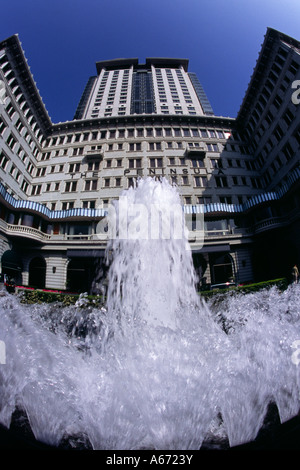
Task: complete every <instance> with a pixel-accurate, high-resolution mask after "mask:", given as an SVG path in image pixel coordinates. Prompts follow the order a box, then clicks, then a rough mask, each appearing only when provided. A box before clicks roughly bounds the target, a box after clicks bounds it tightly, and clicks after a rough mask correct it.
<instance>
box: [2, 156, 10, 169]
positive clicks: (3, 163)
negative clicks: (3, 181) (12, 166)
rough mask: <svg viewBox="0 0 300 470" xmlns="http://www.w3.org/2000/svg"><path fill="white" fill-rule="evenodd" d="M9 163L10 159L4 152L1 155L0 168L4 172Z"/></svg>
mask: <svg viewBox="0 0 300 470" xmlns="http://www.w3.org/2000/svg"><path fill="white" fill-rule="evenodd" d="M8 161H9V159H8V157H7V156H6V155H5V154H4V153H3V152H2V153H1V154H0V167H1V168H2V170H5V168H6V165H7V163H8Z"/></svg>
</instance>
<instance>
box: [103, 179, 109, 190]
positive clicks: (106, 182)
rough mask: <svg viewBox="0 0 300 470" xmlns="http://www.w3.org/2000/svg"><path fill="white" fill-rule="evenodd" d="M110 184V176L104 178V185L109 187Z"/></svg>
mask: <svg viewBox="0 0 300 470" xmlns="http://www.w3.org/2000/svg"><path fill="white" fill-rule="evenodd" d="M109 186H110V178H104V187H105V188H109Z"/></svg>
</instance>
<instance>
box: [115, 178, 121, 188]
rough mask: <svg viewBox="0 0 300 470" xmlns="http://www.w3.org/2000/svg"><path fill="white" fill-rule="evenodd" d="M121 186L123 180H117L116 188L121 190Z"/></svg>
mask: <svg viewBox="0 0 300 470" xmlns="http://www.w3.org/2000/svg"><path fill="white" fill-rule="evenodd" d="M120 186H121V178H116V187H117V188H119V187H120Z"/></svg>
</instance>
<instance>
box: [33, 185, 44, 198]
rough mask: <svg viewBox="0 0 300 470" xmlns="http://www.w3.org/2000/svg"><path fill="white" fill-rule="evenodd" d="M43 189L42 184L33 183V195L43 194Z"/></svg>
mask: <svg viewBox="0 0 300 470" xmlns="http://www.w3.org/2000/svg"><path fill="white" fill-rule="evenodd" d="M41 189H42V185H41V184H35V185H33V186H32V189H31V196H37V195H39V194H41Z"/></svg>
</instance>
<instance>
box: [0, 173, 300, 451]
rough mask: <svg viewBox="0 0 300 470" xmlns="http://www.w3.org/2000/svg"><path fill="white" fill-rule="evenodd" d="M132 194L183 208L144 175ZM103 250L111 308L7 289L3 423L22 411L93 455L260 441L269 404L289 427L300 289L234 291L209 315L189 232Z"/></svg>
mask: <svg viewBox="0 0 300 470" xmlns="http://www.w3.org/2000/svg"><path fill="white" fill-rule="evenodd" d="M127 195H128V199H129V201H131V203H139V204H144V205H145V206H146V207H150V204H153V203H155V204H158V205H159V207H161V208H162V210H165V208H166V207H167V206H169V205H170V204H172V203H174V204H176V203H178V202H179V203H180V201H179V196H178V193H177V191H176V190H175V189H174V188H173V187H171V186H170V185H169V184H168V183H167V182H165V181H163V182H155V181H153V180H150V179H147V180H141V182H140V184H139V186H138V187H137V188H136V189H131V190H129V191H128V193H127ZM121 216H123V215H122V214H120V217H121ZM140 222H141V223H142V224H144V225H142V226H143V227H144V226H145V223H146V222H145V221H144V222H143V221H141V220H140ZM108 248H109V251H110V252H112V254H113V259H112V264H111V269H110V277H109V280H110V283H109V292H108V302H107V312H106V313H103V311H98V310H96V309H94V310H91V309H90V310H86V309H80V308H76V307H74V306H73V307H64V308H63V307H61V306H58V305H34V306H32V305H31V306H29V305H25V304H22V303H20V301H19V299H18V298H16V297H14V296H11V295H9V294H6V293H4V292H3V295H2V297H0V339H1V340H2V341H4V342H5V346H6V364H1V365H0V422H1V423H2V424H4V425H5V426H7V427H9V425H10V421H11V416H12V413H13V411H14V409H15V407H16V406H18V407H19V408H22V409H24V410H26V413H27V416H28V418H29V421H30V426H31V428H32V430H33V432H34V435H35V437H36V438H37V439H38V440H40V441H42V442H46V443H49V444H52V445H55V446H57V445H58V444H59V443H60V441H61V440H62V439H63V438H64V437H65V436H66V435H71V436H72V435H73V436H74V435H84V436H87V437H88V439H89V441H90V443H91V444H92V446H93V448H94V449H109V450H113V449H119V450H121V449H141V448H151V449H172V450H184V449H189V450H193V449H199V448H200V447H201V444H202V442H203V440H204V439H205V437H206V436H207V434H208V433H212V432H216V434H218V433H221V434H222V435H223V434H224V435H226V436H227V437H228V440H229V443H230V445H231V446H235V445H237V444H240V443H243V442H248V441H250V440H253V439H254V438H255V437H256V435H257V432H258V431H259V429H260V427H261V425H262V423H263V420H264V416H265V413H266V410H267V406H268V403H270V401H273V402H275V403H276V404H277V407H278V410H279V414H280V418H281V420H282V422H283V421H286V420H288V419H289V418H291V417H293V416H295V415H296V414H297V413H298V411H299V402H300V393H299V385H300V382H299V381H300V374H299V367H298V366H297V364H295V361H292V354H293V352H294V350H293V349H292V345H293V343H294V342H295V341H297V340H299V337H300V329H299V327H300V286H299V285H295V286H290V287H289V288H288V289H287V290H286V291H284V292H282V293H281V292H279V291H278V290H277V289H276V288H272V289H270V290H268V291H262V292H258V293H254V294H248V295H239V296H235V295H231V296H230V297H228V298H227V299H226V301H225V302H220V304H219V307H217V309H216V308H215V309H214V310H212V309H209V308H208V306H207V305H205V304H204V303H202V302H201V300H200V298H199V296H198V295H197V293H196V290H195V287H194V284H195V274H194V270H193V264H192V257H191V252H190V251H189V250H188V249H187V241H186V239H185V238H184V237H183V238H181V239H179V238H171V239H169V240H168V239H163V238H160V239H155V240H151V239H150V240H145V239H143V238H142V239H140V238H139V237H138V236H137V237H135V239H134V240H132V239H131V240H128V239H127V240H125V239H124V240H120V239H118V238H116V239H114V240H112V241H111V243H110V246H109V247H108ZM224 325H225V328H224ZM80 330H84V334H83V335H81V334H80ZM225 331H226V332H225ZM220 414H221V415H222V418H223V421H222V425H216V423H217V417H218V416H219V415H220Z"/></svg>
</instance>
